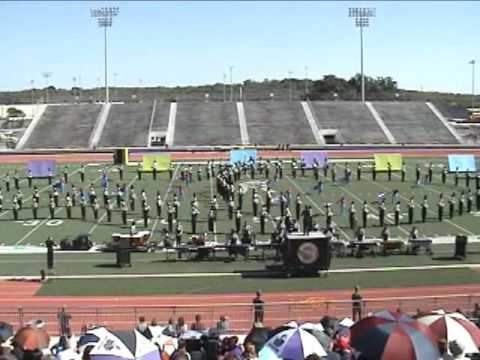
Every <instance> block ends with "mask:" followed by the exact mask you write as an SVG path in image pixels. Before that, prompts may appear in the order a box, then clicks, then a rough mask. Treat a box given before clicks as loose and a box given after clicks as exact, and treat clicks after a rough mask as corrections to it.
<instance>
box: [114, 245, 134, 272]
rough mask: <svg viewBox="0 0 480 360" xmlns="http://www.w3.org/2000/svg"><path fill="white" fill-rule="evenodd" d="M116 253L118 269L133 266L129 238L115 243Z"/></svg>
mask: <svg viewBox="0 0 480 360" xmlns="http://www.w3.org/2000/svg"><path fill="white" fill-rule="evenodd" d="M114 250H115V253H116V255H117V266H118V267H121V268H123V267H130V266H132V261H131V251H132V248H131V243H130V240H129V239H127V238H122V239H120V240H119V241H117V242H116V243H115V246H114Z"/></svg>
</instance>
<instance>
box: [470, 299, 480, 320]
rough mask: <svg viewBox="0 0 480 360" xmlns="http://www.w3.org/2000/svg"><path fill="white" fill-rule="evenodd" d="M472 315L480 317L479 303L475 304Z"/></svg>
mask: <svg viewBox="0 0 480 360" xmlns="http://www.w3.org/2000/svg"><path fill="white" fill-rule="evenodd" d="M472 317H473V318H475V319H477V320H478V319H479V318H480V305H479V304H478V303H475V305H474V306H473V311H472Z"/></svg>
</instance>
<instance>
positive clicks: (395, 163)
mask: <svg viewBox="0 0 480 360" xmlns="http://www.w3.org/2000/svg"><path fill="white" fill-rule="evenodd" d="M374 159H375V170H376V171H387V170H388V163H390V165H391V167H392V171H398V170H402V154H393V153H392V154H375V155H374Z"/></svg>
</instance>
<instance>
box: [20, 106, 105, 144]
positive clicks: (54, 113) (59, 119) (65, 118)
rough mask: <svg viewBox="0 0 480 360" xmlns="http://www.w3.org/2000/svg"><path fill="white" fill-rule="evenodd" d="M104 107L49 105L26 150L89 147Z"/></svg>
mask: <svg viewBox="0 0 480 360" xmlns="http://www.w3.org/2000/svg"><path fill="white" fill-rule="evenodd" d="M101 108H102V106H101V105H95V104H82V105H50V106H48V107H47V109H46V110H45V112H44V114H43V116H42V117H41V119H40V121H39V123H38V124H37V126H36V127H35V129H34V130H33V132H32V134H31V135H30V138H29V139H28V141H27V143H26V144H25V146H24V147H25V148H27V149H48V148H88V141H89V138H90V134H91V132H92V130H93V128H94V127H95V123H96V121H97V117H98V114H99V113H100V110H101Z"/></svg>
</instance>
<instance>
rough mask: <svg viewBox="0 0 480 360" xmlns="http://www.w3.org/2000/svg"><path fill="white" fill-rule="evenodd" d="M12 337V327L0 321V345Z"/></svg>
mask: <svg viewBox="0 0 480 360" xmlns="http://www.w3.org/2000/svg"><path fill="white" fill-rule="evenodd" d="M12 336H13V326H12V325H10V324H8V323H6V322H3V321H0V343H4V342H5V341H7V340H8V339H10V338H11V337H12Z"/></svg>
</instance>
